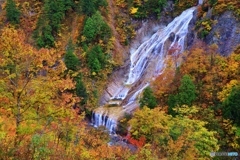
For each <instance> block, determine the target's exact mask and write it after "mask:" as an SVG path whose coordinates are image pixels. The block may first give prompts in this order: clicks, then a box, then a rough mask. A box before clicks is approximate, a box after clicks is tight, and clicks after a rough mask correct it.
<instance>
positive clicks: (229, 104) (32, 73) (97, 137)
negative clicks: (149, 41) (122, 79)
mask: <svg viewBox="0 0 240 160" xmlns="http://www.w3.org/2000/svg"><path fill="white" fill-rule="evenodd" d="M198 3H199V1H198V0H0V36H1V38H0V159H2V160H28V159H29V160H31V159H33V160H35V159H36V160H45V159H51V160H52V159H53V160H54V159H57V160H59V159H63V160H65V159H66V160H75V159H77V160H78V159H79V160H137V159H138V160H166V159H169V160H191V159H203V160H208V159H209V160H210V159H214V160H221V159H224V160H227V159H229V160H230V159H233V158H236V157H226V156H224V157H221V156H219V157H218V156H215V157H211V156H210V153H211V152H237V153H238V156H240V36H239V35H240V1H239V0H203V2H202V4H201V5H198ZM193 6H196V8H197V11H196V12H197V13H196V18H195V19H196V20H195V21H196V23H195V24H194V25H193V26H192V28H191V31H192V32H193V33H194V35H196V36H195V38H194V41H193V40H192V43H191V44H190V43H189V45H188V47H187V49H186V50H184V51H183V53H181V54H180V55H179V56H178V57H176V56H173V55H174V52H175V51H178V48H177V47H176V46H174V47H172V48H171V50H168V51H167V55H166V56H167V57H168V58H167V60H166V61H165V68H164V70H163V71H162V72H161V74H159V75H158V76H157V77H156V78H155V79H154V80H153V81H151V82H150V85H149V86H148V87H146V88H145V89H144V90H143V92H142V93H141V94H140V95H139V96H138V101H137V102H138V104H139V105H138V107H137V108H136V109H135V110H134V111H133V112H130V113H125V115H124V116H123V117H121V118H120V119H119V120H118V124H117V130H116V134H117V137H118V139H121V140H119V141H121V142H116V143H113V135H112V134H109V132H108V131H107V130H106V128H105V126H100V127H97V128H96V127H93V126H92V125H91V117H92V114H93V112H94V110H95V109H96V108H98V107H100V101H101V97H102V95H103V93H104V91H105V89H106V88H107V85H108V84H109V83H110V80H111V77H112V76H113V75H114V73H117V71H119V70H121V67H122V66H124V65H125V64H126V62H127V61H128V59H129V57H130V52H129V50H130V49H131V44H132V42H133V41H134V40H135V38H136V37H137V35H138V32H137V31H138V29H139V28H141V25H142V23H143V22H146V21H147V22H150V21H159V23H160V22H161V20H163V21H167V18H166V17H168V19H171V20H173V19H174V18H175V17H177V16H179V15H180V14H181V13H182V12H183V11H184V10H186V9H188V8H191V7H193ZM224 14H228V15H230V16H231V17H230V18H232V19H234V24H236V26H237V27H236V32H234V35H231V36H232V37H234V36H235V37H239V38H238V39H236V40H234V43H233V44H232V43H231V41H230V40H229V39H225V40H223V41H221V42H220V41H218V42H219V43H210V42H209V41H210V40H209V39H210V38H209V37H217V38H219V39H220V38H222V37H224V36H223V35H222V34H221V33H223V32H224V29H225V26H223V25H222V26H221V27H222V28H220V29H219V30H217V29H216V26H217V24H218V21H219V23H220V19H221V16H222V15H224ZM219 17H220V18H219ZM228 18H229V17H228ZM229 25H230V26H228V27H230V30H233V29H232V28H234V27H233V25H232V26H231V24H229ZM231 27H232V28H231ZM149 30H150V29H149ZM234 31H235V30H234ZM211 42H212V41H211ZM221 43H224V44H221ZM235 43H236V44H235ZM228 46H231V47H229V48H230V49H228ZM222 47H223V49H222ZM224 47H225V50H224ZM226 48H227V49H226ZM178 64H180V65H178ZM105 107H109V108H111V109H113V110H114V107H116V106H115V105H106V106H105ZM117 107H119V106H117ZM117 107H116V108H117ZM122 140H123V141H122ZM110 142H111V145H110Z"/></svg>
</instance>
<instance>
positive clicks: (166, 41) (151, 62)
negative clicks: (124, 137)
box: [92, 0, 203, 134]
mask: <svg viewBox="0 0 240 160" xmlns="http://www.w3.org/2000/svg"><path fill="white" fill-rule="evenodd" d="M202 3H203V0H199V4H202ZM195 10H196V7H192V8H189V9H187V10H185V11H183V12H182V13H181V15H179V16H178V17H176V18H175V19H174V20H173V21H172V22H171V23H169V24H168V25H167V26H166V27H164V28H161V29H159V30H157V32H156V33H154V34H153V35H152V36H151V37H150V38H149V39H147V40H145V41H144V42H143V43H142V44H141V45H140V46H138V48H134V47H132V48H131V49H130V68H129V72H128V73H127V74H126V75H127V76H126V78H125V79H124V78H123V79H124V80H123V81H118V82H117V83H116V82H114V83H112V84H109V85H108V86H107V88H106V92H107V95H108V96H107V98H106V103H105V104H104V105H116V106H117V107H115V106H113V107H102V106H101V107H98V108H97V109H95V110H94V112H93V113H92V124H93V126H94V127H99V126H105V127H106V129H107V130H108V131H109V132H110V134H115V133H116V128H117V123H118V120H119V119H120V118H121V117H123V116H124V113H131V112H132V111H134V110H135V109H136V108H137V107H138V106H139V104H138V99H139V95H140V94H141V93H142V91H143V90H144V89H145V88H146V87H147V86H149V84H150V82H151V81H152V80H154V79H155V78H156V77H157V76H159V75H160V74H161V73H162V72H163V71H164V68H165V61H166V59H167V54H168V51H169V50H170V49H173V48H176V47H177V48H178V49H177V50H176V51H174V53H173V54H171V56H178V55H179V54H181V53H182V52H183V51H184V50H185V49H186V37H187V34H188V28H189V24H190V22H191V20H192V19H193V17H194V11H195ZM178 65H179V64H178ZM104 105H103V106H104Z"/></svg>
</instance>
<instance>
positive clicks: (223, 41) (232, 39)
mask: <svg viewBox="0 0 240 160" xmlns="http://www.w3.org/2000/svg"><path fill="white" fill-rule="evenodd" d="M214 20H215V21H217V23H216V24H215V25H214V26H213V27H212V30H211V31H210V33H209V34H208V35H207V36H206V38H205V39H204V41H205V42H206V43H207V44H214V43H215V44H217V45H218V47H219V48H218V51H219V53H220V54H221V55H223V56H228V55H229V54H230V53H231V52H232V51H233V50H234V48H236V47H237V46H238V45H239V44H240V21H239V20H237V19H236V17H235V16H234V15H233V13H232V12H230V11H226V12H225V13H223V14H222V15H220V16H216V17H214Z"/></svg>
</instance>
